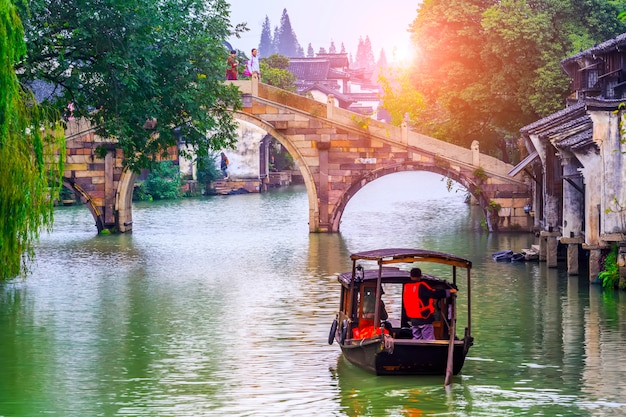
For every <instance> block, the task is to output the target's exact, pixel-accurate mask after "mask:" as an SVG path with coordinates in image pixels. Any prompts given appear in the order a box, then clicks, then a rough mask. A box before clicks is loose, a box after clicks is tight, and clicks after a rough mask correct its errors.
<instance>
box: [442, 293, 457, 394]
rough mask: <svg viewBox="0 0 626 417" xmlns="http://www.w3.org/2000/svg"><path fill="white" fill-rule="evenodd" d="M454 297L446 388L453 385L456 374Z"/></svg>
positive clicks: (453, 301) (453, 298) (453, 296)
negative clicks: (454, 374)
mask: <svg viewBox="0 0 626 417" xmlns="http://www.w3.org/2000/svg"><path fill="white" fill-rule="evenodd" d="M450 296H451V297H452V317H450V326H449V328H448V331H449V332H450V340H449V341H448V363H447V366H446V379H445V381H444V386H446V387H447V386H448V385H451V384H452V374H453V373H454V334H455V333H456V294H450Z"/></svg>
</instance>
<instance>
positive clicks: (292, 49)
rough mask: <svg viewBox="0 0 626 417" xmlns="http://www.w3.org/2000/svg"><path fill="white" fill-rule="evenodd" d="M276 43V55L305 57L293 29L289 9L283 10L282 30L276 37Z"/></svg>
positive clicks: (279, 30)
mask: <svg viewBox="0 0 626 417" xmlns="http://www.w3.org/2000/svg"><path fill="white" fill-rule="evenodd" d="M274 43H275V45H276V53H279V54H281V55H285V56H288V57H300V56H304V51H303V50H302V47H301V46H300V43H299V42H298V38H297V37H296V33H295V32H294V31H293V28H292V27H291V21H290V20H289V14H288V13H287V9H283V15H282V17H281V18H280V29H278V32H276V33H275V35H274Z"/></svg>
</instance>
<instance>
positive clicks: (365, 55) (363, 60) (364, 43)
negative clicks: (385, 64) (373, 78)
mask: <svg viewBox="0 0 626 417" xmlns="http://www.w3.org/2000/svg"><path fill="white" fill-rule="evenodd" d="M375 63H376V60H375V59H374V52H373V51H372V43H371V42H370V38H369V36H366V37H365V40H363V38H359V44H358V45H357V48H356V58H355V60H354V65H353V66H354V68H365V69H368V70H373V69H374V65H375Z"/></svg>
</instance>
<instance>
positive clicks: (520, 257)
mask: <svg viewBox="0 0 626 417" xmlns="http://www.w3.org/2000/svg"><path fill="white" fill-rule="evenodd" d="M525 261H526V257H525V256H524V254H523V253H521V252H513V254H512V255H511V262H525Z"/></svg>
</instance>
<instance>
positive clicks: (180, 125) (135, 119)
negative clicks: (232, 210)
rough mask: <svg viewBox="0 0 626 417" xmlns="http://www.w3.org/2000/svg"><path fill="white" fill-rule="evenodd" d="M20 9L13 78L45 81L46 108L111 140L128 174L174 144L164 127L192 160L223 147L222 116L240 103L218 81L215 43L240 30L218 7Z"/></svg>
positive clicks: (189, 1) (228, 137)
mask: <svg viewBox="0 0 626 417" xmlns="http://www.w3.org/2000/svg"><path fill="white" fill-rule="evenodd" d="M30 9H31V13H29V14H26V13H25V12H24V13H23V15H22V16H23V17H24V19H23V20H24V22H25V28H26V29H25V30H26V39H27V42H28V59H27V60H26V61H24V66H23V68H22V69H23V71H24V72H23V78H24V79H27V80H45V81H47V82H49V83H51V84H52V85H53V86H54V87H55V93H56V94H57V95H56V96H54V97H51V98H50V102H51V104H52V105H54V106H56V108H58V109H61V108H62V107H64V106H65V105H66V104H67V103H68V102H72V103H73V105H74V107H75V110H74V115H75V116H77V117H80V116H84V117H87V118H88V119H90V120H91V121H92V122H93V123H94V125H95V127H96V133H97V134H98V135H100V136H102V137H106V138H116V139H117V140H118V144H117V146H118V147H119V148H120V149H122V150H123V151H124V155H125V158H126V163H127V165H128V166H130V167H131V168H133V169H135V170H138V169H139V168H142V167H149V166H150V165H151V164H152V163H153V162H154V161H155V160H156V159H157V158H156V157H157V156H158V155H162V154H164V153H165V152H166V149H167V147H168V146H172V145H175V144H176V143H177V139H178V138H177V137H176V136H175V135H173V134H172V130H173V129H174V128H176V130H177V132H180V134H181V135H182V136H183V138H184V139H185V141H186V142H187V143H188V144H190V145H191V146H192V147H193V149H194V150H195V151H196V152H197V153H198V154H200V155H203V154H207V152H208V151H209V150H210V149H219V148H224V147H228V146H231V145H232V144H233V142H234V140H235V139H234V138H235V129H236V123H235V122H234V119H233V118H232V113H231V112H229V111H228V110H229V109H231V108H238V107H240V99H239V94H238V90H237V89H236V87H234V86H230V85H225V84H224V83H223V79H224V62H225V61H226V57H227V54H228V51H227V50H226V49H225V48H224V46H223V41H224V40H225V39H226V38H227V37H229V36H230V35H231V33H235V34H238V33H239V32H240V31H242V30H245V28H243V27H241V26H236V27H232V26H231V23H230V20H229V5H228V3H227V2H226V1H225V0H163V1H159V2H154V1H148V0H136V1H133V2H120V1H118V0H99V1H95V0H63V1H61V0H30ZM147 120H149V121H156V124H154V125H152V124H146V121H147Z"/></svg>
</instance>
